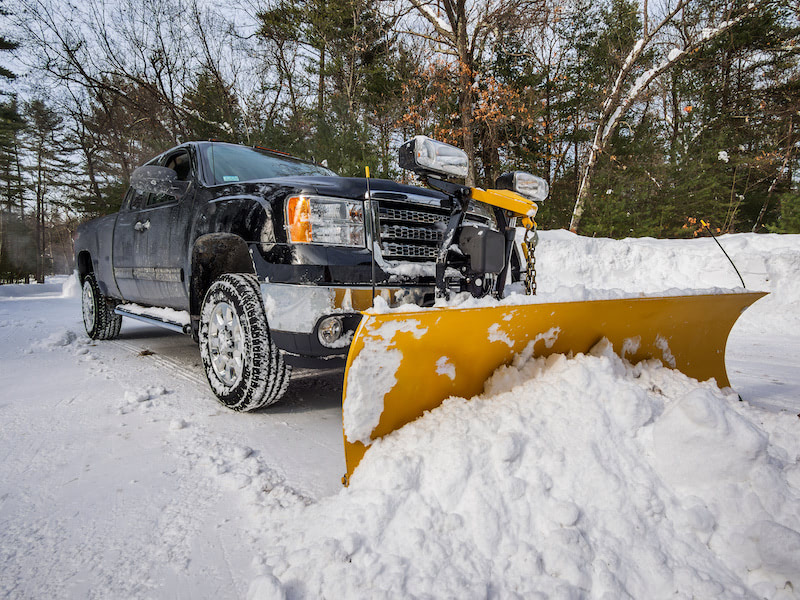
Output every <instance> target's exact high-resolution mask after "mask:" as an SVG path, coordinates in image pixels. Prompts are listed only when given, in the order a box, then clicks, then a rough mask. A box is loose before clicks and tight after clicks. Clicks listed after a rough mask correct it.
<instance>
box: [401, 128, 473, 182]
mask: <svg viewBox="0 0 800 600" xmlns="http://www.w3.org/2000/svg"><path fill="white" fill-rule="evenodd" d="M398 162H399V164H400V168H401V169H408V170H409V171H414V172H415V173H419V174H429V175H430V174H433V175H444V176H445V177H460V178H462V179H463V178H465V177H466V176H467V171H468V169H469V160H468V158H467V153H466V152H464V151H463V150H459V149H458V148H456V147H455V146H451V145H450V144H445V143H443V142H437V141H436V140H432V139H431V138H429V137H425V136H424V135H418V136H416V137H415V138H414V139H412V140H409V141H408V142H406V143H405V144H403V145H402V146H400V149H399V150H398Z"/></svg>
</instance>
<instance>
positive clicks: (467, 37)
mask: <svg viewBox="0 0 800 600" xmlns="http://www.w3.org/2000/svg"><path fill="white" fill-rule="evenodd" d="M0 12H1V13H2V15H1V16H0V280H2V281H14V280H20V279H24V280H27V279H29V278H30V277H31V276H33V277H35V278H36V279H38V280H43V277H44V275H45V274H47V273H51V272H68V271H69V270H71V268H72V235H73V234H74V231H75V228H76V227H77V224H78V223H80V222H82V221H84V220H87V219H90V218H94V217H97V216H100V215H104V214H108V213H111V212H114V211H115V210H117V208H118V207H119V204H120V201H121V198H122V196H123V194H124V192H125V190H126V188H127V186H128V181H129V178H130V174H131V172H132V171H133V170H134V169H135V168H136V167H137V166H139V165H141V164H142V163H143V162H145V161H146V160H148V159H150V158H152V157H153V156H155V155H156V154H158V153H160V152H162V151H164V150H166V149H168V148H170V147H172V146H174V145H176V144H179V143H181V142H184V141H189V140H197V139H218V140H224V141H231V142H238V143H244V144H248V145H258V146H264V147H267V148H273V149H277V150H281V151H284V152H289V153H291V154H294V155H296V156H300V157H303V158H309V159H313V160H316V161H319V162H321V161H323V160H324V161H326V162H327V164H328V165H329V166H330V168H332V169H333V170H334V171H336V172H338V173H339V174H341V175H351V176H360V175H362V174H363V172H364V166H366V165H369V166H370V168H371V170H372V173H373V176H378V177H386V178H391V179H400V180H404V181H406V182H412V183H413V182H414V181H413V176H411V175H409V174H407V173H403V172H400V170H399V169H398V167H397V163H396V158H395V157H396V151H397V147H398V146H399V145H400V144H401V143H402V142H403V141H404V140H407V139H409V138H410V137H412V136H413V135H416V134H426V135H429V136H431V137H434V138H436V139H439V140H442V141H446V142H449V143H452V144H454V145H457V146H459V147H461V148H463V149H464V150H465V151H466V152H467V153H468V155H469V156H470V158H471V163H472V170H471V172H470V174H469V178H468V182H469V183H473V184H476V185H479V186H481V187H491V186H492V185H493V182H494V180H495V178H496V177H497V176H498V175H500V174H501V173H503V172H505V171H508V170H524V171H529V172H532V173H535V174H538V175H540V176H542V177H544V178H545V179H547V181H548V182H549V184H550V186H551V195H550V197H549V198H548V200H547V201H546V202H545V203H544V204H543V205H542V206H541V207H540V212H539V216H538V218H537V221H538V224H539V227H540V228H546V229H550V228H567V227H569V228H570V229H571V230H573V231H577V232H579V233H581V234H583V235H588V236H607V237H633V236H654V237H691V236H696V235H702V234H703V233H704V232H703V230H702V229H701V226H700V223H701V220H705V221H708V222H710V223H711V228H712V230H714V231H715V232H720V233H723V232H740V231H754V232H788V233H798V232H800V191H799V190H798V180H800V164H799V163H798V161H800V152H798V151H799V150H800V132H798V125H799V123H798V122H800V62H799V61H800V43H798V41H800V3H799V2H797V0H271V1H270V0H232V2H231V3H229V4H228V5H225V6H220V5H219V4H216V3H210V2H206V1H204V0H81V1H80V2H70V1H65V0H14V1H13V2H10V3H9V2H0Z"/></svg>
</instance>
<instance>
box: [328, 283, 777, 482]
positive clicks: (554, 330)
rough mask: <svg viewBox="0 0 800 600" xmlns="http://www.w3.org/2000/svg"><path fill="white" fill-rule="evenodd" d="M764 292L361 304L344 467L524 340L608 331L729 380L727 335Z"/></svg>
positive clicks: (460, 391) (635, 357) (616, 342)
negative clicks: (459, 304) (407, 308)
mask: <svg viewBox="0 0 800 600" xmlns="http://www.w3.org/2000/svg"><path fill="white" fill-rule="evenodd" d="M764 295H765V293H763V292H746V293H735V294H715V295H697V296H672V297H654V298H634V299H620V300H597V301H588V302H586V301H583V302H559V303H545V304H528V305H519V306H513V305H511V306H497V307H487V308H467V309H457V308H456V309H454V308H433V309H427V310H421V311H419V312H405V313H404V312H392V313H388V314H365V315H364V318H363V319H362V321H361V325H360V326H359V328H358V330H357V331H356V334H355V337H354V339H353V342H352V345H351V346H350V354H349V355H348V358H347V370H346V372H345V383H344V393H343V401H342V416H343V423H344V445H345V459H346V462H347V477H349V476H350V475H351V474H352V473H353V470H354V469H355V468H356V466H357V465H358V463H359V461H360V460H361V457H362V456H363V455H364V452H365V451H366V447H367V445H368V444H369V443H371V441H372V440H375V439H378V438H380V437H382V436H384V435H386V434H388V433H390V432H392V431H394V430H395V429H399V428H400V427H402V426H403V425H405V424H406V423H409V422H411V421H413V420H414V419H416V418H418V417H420V416H421V415H422V414H423V413H424V412H425V411H426V410H430V409H432V408H435V407H436V406H438V405H439V404H441V403H442V402H443V401H444V400H445V399H446V398H448V397H450V396H459V397H464V398H471V397H472V396H475V395H477V394H480V393H481V392H482V391H483V384H484V382H485V381H486V380H487V379H488V378H489V376H490V375H491V374H492V373H493V372H494V371H495V369H497V368H498V367H500V366H501V365H503V364H507V363H509V362H511V360H512V359H513V357H514V355H515V354H517V353H519V352H522V350H523V349H524V348H525V347H526V346H527V345H528V343H530V342H534V356H547V355H549V354H553V353H560V354H569V353H573V354H577V353H585V352H588V351H589V350H590V349H591V348H592V346H594V345H595V344H596V343H597V342H598V341H600V340H601V339H603V338H607V339H608V340H609V341H610V342H611V343H612V344H613V346H614V351H615V352H616V353H617V354H619V355H621V356H623V357H624V358H626V359H627V360H629V361H631V362H633V363H636V362H639V361H641V360H645V359H651V358H657V359H660V360H661V361H662V362H663V363H664V364H665V365H666V366H670V367H673V368H676V369H678V370H680V371H682V372H683V373H685V374H686V375H689V376H690V377H694V378H696V379H698V380H701V381H703V380H706V379H710V378H712V377H713V378H714V379H716V382H717V384H718V385H719V386H720V387H726V386H729V385H730V383H729V381H728V376H727V374H726V372H725V344H726V342H727V339H728V334H729V333H730V330H731V328H732V327H733V324H734V323H735V322H736V319H737V318H738V317H739V315H740V314H741V313H742V312H743V311H744V310H745V309H746V308H747V307H748V306H750V305H751V304H752V303H753V302H755V301H756V300H758V299H759V298H761V297H762V296H764Z"/></svg>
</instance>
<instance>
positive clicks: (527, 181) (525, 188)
mask: <svg viewBox="0 0 800 600" xmlns="http://www.w3.org/2000/svg"><path fill="white" fill-rule="evenodd" d="M494 185H495V187H497V188H498V189H500V190H511V191H512V192H517V193H518V194H519V195H521V196H525V197H526V198H530V199H531V200H533V201H534V202H544V201H545V199H546V198H547V195H548V194H549V193H550V186H549V185H547V181H545V180H544V179H542V178H541V177H537V176H536V175H531V174H530V173H526V172H525V171H510V172H508V173H503V174H502V175H500V177H498V178H497V179H496V180H495V182H494Z"/></svg>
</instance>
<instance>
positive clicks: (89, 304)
mask: <svg viewBox="0 0 800 600" xmlns="http://www.w3.org/2000/svg"><path fill="white" fill-rule="evenodd" d="M81 299H82V304H83V324H84V326H85V327H86V331H87V332H89V331H91V330H92V329H94V319H95V314H94V293H93V291H92V284H91V283H89V282H88V281H87V282H86V283H84V284H83V295H82V296H81Z"/></svg>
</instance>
